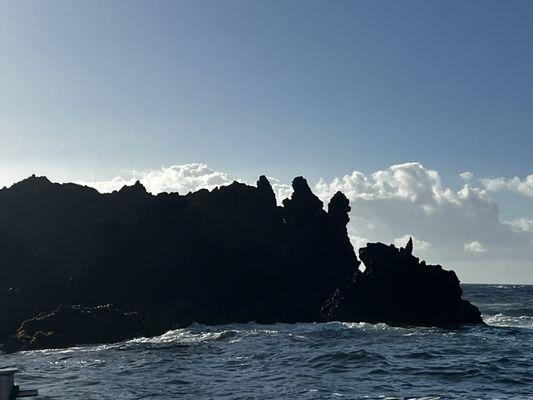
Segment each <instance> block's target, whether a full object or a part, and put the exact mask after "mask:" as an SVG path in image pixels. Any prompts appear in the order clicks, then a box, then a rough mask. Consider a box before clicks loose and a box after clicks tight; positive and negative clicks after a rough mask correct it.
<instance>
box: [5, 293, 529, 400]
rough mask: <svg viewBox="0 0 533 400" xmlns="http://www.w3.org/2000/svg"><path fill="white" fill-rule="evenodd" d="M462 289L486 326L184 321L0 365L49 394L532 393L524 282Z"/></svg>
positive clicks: (357, 396) (9, 359)
mask: <svg viewBox="0 0 533 400" xmlns="http://www.w3.org/2000/svg"><path fill="white" fill-rule="evenodd" d="M464 291H465V298H467V299H469V300H471V301H472V302H474V303H475V304H477V305H478V306H479V307H480V309H481V310H482V312H483V316H484V318H485V321H486V322H487V323H488V324H489V326H486V327H480V326H477V327H465V328H462V329H459V330H444V329H438V328H395V327H389V326H387V325H385V324H378V325H371V324H364V323H353V324H349V323H326V324H298V325H285V324H281V325H257V324H252V323H250V324H244V325H243V324H235V325H225V326H217V327H208V326H202V325H193V326H191V327H190V328H188V329H180V330H176V331H171V332H168V333H166V334H165V335H163V336H160V337H156V338H151V339H137V340H132V341H128V342H123V343H119V344H114V345H105V346H86V347H76V348H71V349H67V350H46V351H33V352H24V353H20V354H14V355H2V356H0V357H1V363H0V364H1V365H2V366H16V367H18V368H19V369H20V370H21V373H20V374H19V383H20V384H21V386H22V387H26V388H39V390H40V393H41V394H42V395H43V396H42V398H50V399H52V398H58V399H59V398H61V399H336V398H339V399H342V398H345V399H383V398H388V399H396V398H424V399H474V398H476V399H533V286H513V285H465V286H464Z"/></svg>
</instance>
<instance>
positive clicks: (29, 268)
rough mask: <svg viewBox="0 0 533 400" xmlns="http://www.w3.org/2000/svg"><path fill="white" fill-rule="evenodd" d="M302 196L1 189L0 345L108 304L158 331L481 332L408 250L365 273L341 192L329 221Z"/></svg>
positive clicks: (377, 251) (443, 278) (455, 287)
mask: <svg viewBox="0 0 533 400" xmlns="http://www.w3.org/2000/svg"><path fill="white" fill-rule="evenodd" d="M293 189H294V192H293V194H292V196H291V198H290V199H286V200H284V201H283V206H281V207H279V206H277V203H276V199H275V196H274V192H273V190H272V187H271V186H270V183H269V182H268V180H267V179H266V177H264V176H262V177H260V178H259V180H258V182H257V185H256V186H249V185H245V184H242V183H237V182H234V183H232V184H231V185H229V186H225V187H220V188H217V189H214V190H212V191H207V190H200V191H198V192H195V193H189V194H187V195H184V196H182V195H179V194H177V193H170V194H169V193H162V194H159V195H157V196H153V195H151V194H149V193H147V192H146V190H145V189H144V187H143V186H142V185H141V184H140V183H136V184H135V185H133V186H129V187H124V188H123V189H121V190H120V191H117V192H113V193H110V194H99V193H98V192H96V191H95V190H94V189H91V188H87V187H83V186H79V185H75V184H65V185H59V184H54V183H51V182H50V181H48V180H47V179H46V178H38V177H31V178H28V179H27V180H25V181H22V182H20V183H18V184H15V185H13V186H12V187H11V188H8V189H2V190H0V227H1V228H0V314H1V317H2V318H3V320H6V321H7V320H9V321H11V322H10V323H9V324H7V325H4V327H3V328H2V329H0V337H5V335H6V334H7V333H13V332H14V331H15V330H16V327H17V326H18V325H19V324H20V323H21V322H22V321H23V320H24V319H27V318H29V317H30V316H32V315H35V314H37V313H39V312H43V311H50V310H52V309H53V308H55V307H56V306H59V305H61V304H71V305H72V304H81V305H84V306H93V307H94V306H99V305H102V304H108V303H112V304H114V305H115V306H117V307H119V308H120V309H122V310H124V311H125V312H131V311H136V312H139V313H141V315H143V316H144V317H145V318H146V319H147V321H146V323H147V326H150V327H151V328H150V329H155V330H158V329H167V328H169V327H170V326H172V325H173V324H178V325H183V324H187V323H190V322H192V321H199V322H204V323H212V324H217V323H226V322H246V321H251V320H255V321H258V322H296V321H320V320H332V319H341V320H358V321H359V320H360V321H372V322H378V321H385V322H391V323H416V324H441V323H460V322H480V321H481V319H480V317H479V312H478V311H477V309H476V308H475V307H474V306H471V305H470V303H468V302H466V301H464V300H462V299H461V290H460V287H459V281H458V280H457V277H456V276H455V274H454V273H453V272H447V271H444V270H442V268H441V267H439V266H426V265H425V264H423V263H419V262H418V259H416V258H415V257H413V256H412V255H411V252H412V244H411V245H410V247H409V246H407V248H406V249H402V250H398V249H395V248H393V247H389V246H385V245H383V244H371V245H368V247H367V248H365V249H361V250H360V257H361V259H362V260H363V262H364V263H365V265H366V267H367V269H366V271H365V272H364V273H361V272H359V271H358V269H357V268H358V266H359V264H360V262H359V261H358V259H357V256H356V255H355V252H354V249H353V247H352V245H351V243H350V241H349V238H348V234H347V230H346V224H347V223H348V221H349V216H348V214H349V212H350V206H349V202H348V200H347V199H346V197H345V196H344V195H343V194H342V193H340V192H339V193H336V194H335V195H334V196H333V197H332V198H331V200H330V201H329V203H328V205H327V211H326V210H324V207H323V203H322V201H320V200H319V199H318V197H316V196H315V195H314V194H313V193H312V191H311V189H310V188H309V186H308V184H307V182H306V180H305V179H304V178H302V177H297V178H295V179H294V181H293ZM2 232H3V233H2ZM2 249H4V250H2ZM419 303H424V306H421V305H420V304H419ZM424 307H425V308H424ZM476 311H477V313H476ZM82 315H85V314H82ZM56 320H57V321H62V319H51V321H56ZM34 333H35V332H33V333H32V335H33V334H34ZM30 336H31V335H30ZM37 336H39V335H37ZM41 336H42V335H41ZM41 336H39V337H41ZM59 336H60V337H61V335H59ZM23 337H25V336H24V335H23Z"/></svg>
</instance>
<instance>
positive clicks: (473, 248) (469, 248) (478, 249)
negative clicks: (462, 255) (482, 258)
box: [464, 241, 487, 253]
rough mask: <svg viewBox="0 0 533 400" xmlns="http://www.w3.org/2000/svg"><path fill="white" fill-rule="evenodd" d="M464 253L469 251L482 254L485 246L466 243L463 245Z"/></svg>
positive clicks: (477, 243)
mask: <svg viewBox="0 0 533 400" xmlns="http://www.w3.org/2000/svg"><path fill="white" fill-rule="evenodd" d="M464 249H465V251H469V252H471V253H484V252H486V251H487V249H486V248H485V246H483V245H482V244H481V243H479V242H478V241H473V242H468V243H465V244H464Z"/></svg>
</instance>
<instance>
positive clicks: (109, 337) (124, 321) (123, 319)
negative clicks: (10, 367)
mask: <svg viewBox="0 0 533 400" xmlns="http://www.w3.org/2000/svg"><path fill="white" fill-rule="evenodd" d="M147 332H149V330H148V329H147V326H146V324H145V323H144V321H143V319H142V318H141V316H140V315H139V314H138V313H125V312H122V311H120V310H118V309H117V308H115V307H113V306H111V305H105V306H100V307H92V308H90V307H80V306H60V307H58V308H57V309H55V310H53V311H52V312H50V313H48V314H41V315H38V316H37V317H35V318H32V319H29V320H27V321H25V322H24V323H23V324H22V326H21V327H20V328H19V329H18V331H17V332H16V333H15V335H13V336H11V337H9V338H8V339H7V341H6V343H5V344H4V350H5V351H6V352H15V351H21V350H34V349H48V348H65V347H71V346H75V345H81V344H87V343H91V344H95V343H113V342H118V341H121V340H125V339H131V338H133V337H136V336H141V335H144V334H146V333H147Z"/></svg>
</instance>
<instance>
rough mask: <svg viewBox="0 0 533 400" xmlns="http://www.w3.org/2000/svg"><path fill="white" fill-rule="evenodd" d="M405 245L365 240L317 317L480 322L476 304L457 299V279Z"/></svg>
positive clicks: (397, 322)
mask: <svg viewBox="0 0 533 400" xmlns="http://www.w3.org/2000/svg"><path fill="white" fill-rule="evenodd" d="M412 251H413V242H412V239H409V242H408V243H407V245H406V246H405V248H400V249H398V248H396V247H395V246H394V245H390V246H387V245H385V244H383V243H369V244H368V245H367V246H366V247H364V248H362V249H360V250H359V257H360V258H361V260H362V262H363V263H364V265H365V267H366V268H365V270H364V272H360V271H357V272H356V273H355V274H354V276H353V277H352V279H350V280H349V281H347V282H346V283H344V284H343V285H342V286H341V287H339V288H338V289H337V290H336V291H335V293H334V294H333V295H332V296H331V298H330V299H329V300H328V301H327V303H326V304H325V305H324V307H323V308H322V312H321V316H322V319H323V320H327V321H331V320H337V321H356V322H357V321H364V322H386V323H389V324H394V325H434V326H450V325H454V324H462V323H482V322H483V320H482V318H481V313H480V312H479V310H478V308H477V307H476V306H474V305H472V304H470V303H469V302H468V301H466V300H463V299H462V298H461V296H462V290H461V286H460V285H459V279H458V278H457V276H456V275H455V272H453V271H446V270H444V269H443V268H442V267H441V266H440V265H426V263H425V262H424V261H422V262H420V261H419V259H418V258H417V257H415V256H413V255H412V254H411V253H412Z"/></svg>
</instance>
